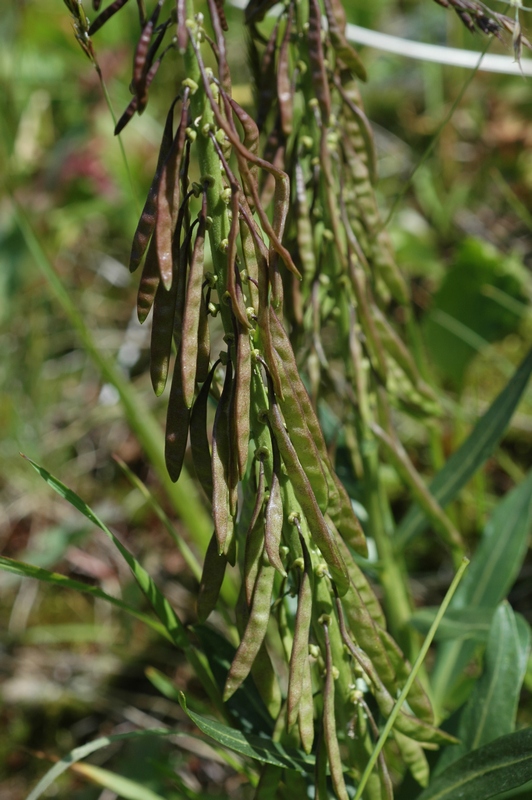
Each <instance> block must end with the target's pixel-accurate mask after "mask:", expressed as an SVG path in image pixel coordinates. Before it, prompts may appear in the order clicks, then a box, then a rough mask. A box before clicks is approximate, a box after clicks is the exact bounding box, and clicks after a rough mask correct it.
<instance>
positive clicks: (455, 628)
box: [409, 606, 493, 642]
mask: <svg viewBox="0 0 532 800" xmlns="http://www.w3.org/2000/svg"><path fill="white" fill-rule="evenodd" d="M437 613H438V606H427V607H426V608H421V609H419V611H415V612H414V613H413V614H412V616H411V617H410V620H409V624H410V625H412V627H414V628H415V629H416V630H418V631H420V633H427V631H428V630H429V628H430V626H431V625H432V623H433V622H434V618H435V617H436V614H437ZM492 619H493V608H465V609H464V608H454V609H453V608H450V609H449V610H448V611H447V613H446V614H445V617H444V618H443V619H442V621H441V622H440V627H439V628H438V630H437V632H436V636H435V637H434V641H436V642H438V641H440V642H441V641H444V640H446V639H472V640H473V641H475V642H485V641H486V639H487V638H488V634H489V631H490V625H491V621H492Z"/></svg>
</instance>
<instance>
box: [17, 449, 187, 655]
mask: <svg viewBox="0 0 532 800" xmlns="http://www.w3.org/2000/svg"><path fill="white" fill-rule="evenodd" d="M25 458H26V457H25ZM27 461H29V463H30V464H31V465H32V467H33V468H34V469H35V470H36V471H37V472H38V473H39V475H40V476H41V478H42V479H43V480H44V481H46V483H47V484H48V485H49V486H51V488H52V489H53V490H54V491H55V492H57V494H59V495H60V496H61V497H64V499H65V500H68V502H69V503H70V504H71V505H73V506H74V508H77V509H78V511H80V512H81V513H82V514H83V516H84V517H86V518H87V519H88V520H90V521H91V522H93V523H94V524H95V525H96V526H97V527H98V528H100V530H102V531H103V532H104V533H105V534H106V535H107V536H108V537H109V538H110V539H111V541H112V542H113V544H114V545H115V547H116V548H117V549H118V550H119V551H120V553H121V555H122V556H123V557H124V560H125V561H126V563H127V565H128V566H129V568H130V569H131V572H132V573H133V577H134V578H135V580H136V581H137V583H138V585H139V587H140V588H141V589H142V591H143V592H144V594H145V595H146V597H147V599H148V600H149V602H150V603H151V605H152V607H153V610H154V611H155V613H156V614H157V616H158V617H159V619H160V620H161V622H162V624H163V626H164V627H165V629H166V631H167V632H168V634H169V635H170V637H171V640H172V641H173V642H174V644H175V645H176V646H177V647H179V648H181V649H183V650H185V651H187V650H189V649H190V642H189V639H188V636H187V632H186V631H185V628H184V627H183V625H182V623H181V621H180V620H179V618H178V617H177V614H176V613H175V611H174V609H173V608H172V606H171V605H170V603H169V602H168V600H167V599H166V597H165V596H164V595H163V594H162V593H161V592H160V591H159V589H158V588H157V586H156V584H155V582H154V581H153V579H152V578H151V576H150V575H149V574H148V573H147V572H146V570H145V569H144V567H142V566H141V565H140V564H139V562H138V561H137V559H136V558H135V557H134V556H132V555H131V553H130V552H129V550H128V549H127V548H126V547H124V545H123V544H122V542H120V541H119V540H118V539H117V538H116V536H115V535H114V533H111V531H110V530H109V528H108V527H107V526H106V525H105V524H104V523H103V522H102V521H101V519H100V518H99V517H98V516H97V515H96V514H95V513H94V511H93V510H92V509H91V508H89V506H88V505H87V504H86V503H85V501H84V500H82V499H81V497H79V496H78V495H77V494H76V493H75V492H73V491H72V489H69V488H68V487H67V486H65V485H64V483H61V481H59V480H57V478H54V476H53V475H51V474H50V473H49V472H48V471H47V470H45V469H44V468H43V467H40V466H39V465H38V464H36V463H35V462H34V461H32V460H31V459H29V458H28V459H27Z"/></svg>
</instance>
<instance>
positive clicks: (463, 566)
mask: <svg viewBox="0 0 532 800" xmlns="http://www.w3.org/2000/svg"><path fill="white" fill-rule="evenodd" d="M468 564H469V559H468V558H466V557H465V556H464V558H463V559H462V563H461V565H460V567H459V568H458V571H457V573H456V575H455V576H454V578H453V581H452V583H451V585H450V586H449V589H448V591H447V594H446V595H445V597H444V598H443V602H442V604H441V606H440V608H439V609H438V613H437V614H436V618H435V620H434V622H433V623H432V625H431V627H430V630H429V632H428V633H427V636H426V638H425V641H424V642H423V646H422V647H421V650H420V651H419V655H418V657H417V658H416V661H415V663H414V666H413V667H412V672H411V673H410V675H409V676H408V678H407V680H406V683H405V685H404V687H403V691H402V692H401V694H400V695H399V697H398V699H397V703H396V704H395V706H394V707H393V710H392V713H391V714H390V716H389V717H388V719H387V721H386V725H385V726H384V728H383V730H382V733H381V735H380V737H379V741H378V742H377V744H376V745H375V749H374V750H373V752H372V754H371V756H370V759H369V761H368V763H367V764H366V768H365V770H364V772H363V774H362V777H361V779H360V783H359V785H358V788H357V792H356V795H355V798H354V800H360V798H361V797H362V792H363V791H364V788H365V786H366V784H367V782H368V779H369V776H370V775H371V773H372V771H373V767H374V766H375V764H376V763H377V759H378V757H379V754H380V752H381V750H382V748H383V747H384V744H385V742H386V739H387V738H388V736H389V734H390V731H391V730H392V728H393V725H394V722H395V720H396V719H397V716H398V714H399V711H400V710H401V707H402V705H403V703H404V702H405V700H406V698H407V696H408V692H409V691H410V688H411V686H412V684H413V683H414V681H415V679H416V676H417V674H418V672H419V670H420V668H421V665H422V664H423V661H424V660H425V656H426V655H427V652H428V649H429V647H430V645H431V643H432V640H433V639H434V636H435V634H436V631H437V630H438V626H439V624H440V622H441V620H442V618H443V615H444V614H445V612H446V611H447V608H448V606H449V603H450V602H451V600H452V597H453V595H454V593H455V591H456V589H457V588H458V584H459V583H460V581H461V580H462V576H463V574H464V572H465V570H466V569H467V566H468Z"/></svg>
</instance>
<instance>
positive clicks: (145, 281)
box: [137, 239, 161, 325]
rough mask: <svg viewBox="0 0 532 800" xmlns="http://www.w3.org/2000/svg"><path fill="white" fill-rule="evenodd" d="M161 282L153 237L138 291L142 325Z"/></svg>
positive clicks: (138, 306) (138, 314)
mask: <svg viewBox="0 0 532 800" xmlns="http://www.w3.org/2000/svg"><path fill="white" fill-rule="evenodd" d="M160 282H161V277H160V275H159V264H158V262H157V252H156V249H155V241H154V240H153V239H152V241H151V242H150V246H149V248H148V254H147V256H146V261H145V262H144V267H143V270H142V276H141V279H140V284H139V289H138V293H137V317H138V320H139V322H140V323H141V325H142V323H143V322H145V320H146V318H147V316H148V314H149V313H150V311H151V307H152V305H153V301H154V300H155V295H156V294H157V289H158V287H159V283H160Z"/></svg>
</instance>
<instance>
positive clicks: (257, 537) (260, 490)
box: [243, 459, 265, 608]
mask: <svg viewBox="0 0 532 800" xmlns="http://www.w3.org/2000/svg"><path fill="white" fill-rule="evenodd" d="M264 483H265V481H264V459H261V460H260V461H259V482H258V486H257V494H256V499H255V506H254V508H253V513H252V516H251V520H250V523H249V527H248V530H247V533H246V545H245V551H244V573H243V584H244V592H245V597H246V603H247V606H248V608H251V602H252V600H253V590H254V588H255V583H256V580H257V574H258V571H259V567H260V562H261V559H262V552H263V550H264V521H263V519H262V518H261V512H262V507H263V505H264Z"/></svg>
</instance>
